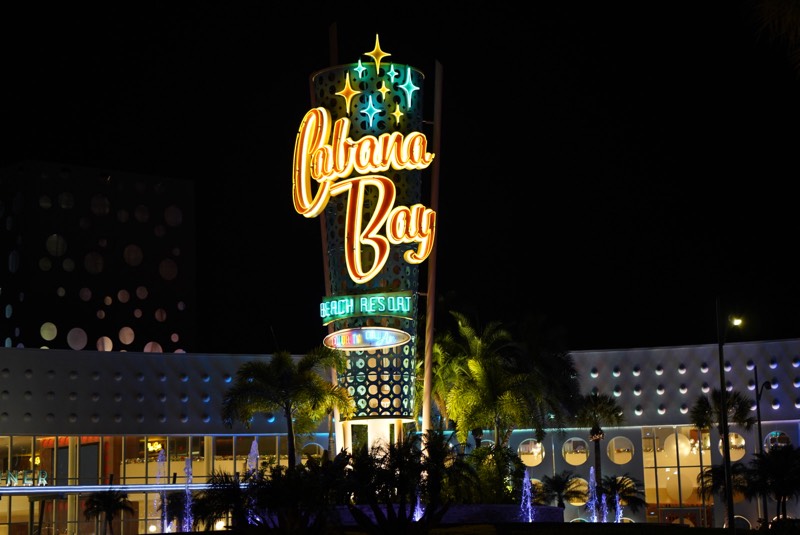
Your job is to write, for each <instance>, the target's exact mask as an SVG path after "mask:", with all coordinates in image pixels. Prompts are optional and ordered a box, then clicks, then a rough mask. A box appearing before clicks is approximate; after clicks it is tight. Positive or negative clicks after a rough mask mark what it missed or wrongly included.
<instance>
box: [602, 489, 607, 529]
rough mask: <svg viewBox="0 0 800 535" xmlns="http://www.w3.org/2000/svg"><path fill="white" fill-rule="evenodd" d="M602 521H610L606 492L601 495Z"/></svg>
mask: <svg viewBox="0 0 800 535" xmlns="http://www.w3.org/2000/svg"><path fill="white" fill-rule="evenodd" d="M600 522H603V523H606V522H608V502H607V501H606V495H605V494H603V495H601V496H600Z"/></svg>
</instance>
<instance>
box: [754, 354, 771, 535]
mask: <svg viewBox="0 0 800 535" xmlns="http://www.w3.org/2000/svg"><path fill="white" fill-rule="evenodd" d="M753 375H755V380H756V422H757V423H758V452H759V453H760V454H761V455H762V456H763V455H764V437H763V436H762V435H761V393H762V392H763V391H764V389H765V388H766V389H767V390H772V383H770V382H769V381H764V384H762V385H761V386H759V385H758V366H753ZM761 508H762V509H763V510H764V522H766V525H767V526H769V514H768V512H767V494H766V493H762V494H761Z"/></svg>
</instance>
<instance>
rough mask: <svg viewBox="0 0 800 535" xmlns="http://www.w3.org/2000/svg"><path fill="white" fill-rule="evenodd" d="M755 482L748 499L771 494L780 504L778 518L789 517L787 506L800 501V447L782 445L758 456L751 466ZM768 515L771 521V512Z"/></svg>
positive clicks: (749, 491)
mask: <svg viewBox="0 0 800 535" xmlns="http://www.w3.org/2000/svg"><path fill="white" fill-rule="evenodd" d="M748 468H749V469H750V472H749V477H748V480H749V481H750V483H751V486H750V488H749V489H748V491H746V492H745V496H747V497H748V498H754V497H757V496H761V495H763V494H768V495H770V496H772V498H773V499H774V500H775V502H776V507H777V510H776V512H775V516H776V517H777V518H778V519H785V518H788V516H787V513H786V504H787V503H788V502H789V500H791V499H794V500H795V501H796V500H798V499H799V498H800V447H793V446H790V445H787V446H778V447H772V448H770V449H769V451H765V452H763V453H756V454H755V455H754V456H753V458H752V459H750V463H749V465H748ZM764 515H765V516H766V517H767V518H769V514H768V512H766V511H765V512H764Z"/></svg>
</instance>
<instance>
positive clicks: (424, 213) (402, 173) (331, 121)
mask: <svg viewBox="0 0 800 535" xmlns="http://www.w3.org/2000/svg"><path fill="white" fill-rule="evenodd" d="M364 56H365V58H364V59H359V60H358V62H357V63H352V64H347V65H340V66H335V67H331V68H328V69H324V70H322V71H319V72H317V73H315V74H314V75H312V77H311V79H312V86H313V92H314V96H313V101H314V105H315V106H316V107H314V108H313V109H311V110H309V111H308V113H306V115H305V117H304V118H303V121H302V123H301V125H300V128H299V131H298V134H297V141H296V144H295V154H294V168H293V201H294V207H295V210H296V211H297V212H298V213H300V214H302V215H303V216H305V217H309V218H311V217H317V216H320V217H322V218H323V221H322V228H323V233H324V235H323V241H324V243H325V246H326V250H327V259H326V262H327V266H326V269H327V272H328V276H329V283H328V288H327V291H328V295H327V296H325V297H324V298H323V300H322V302H321V304H320V318H321V321H322V323H323V324H324V325H328V326H329V330H330V334H329V335H328V336H327V337H326V338H325V340H324V343H325V345H327V346H329V347H333V348H337V349H341V350H342V351H345V352H346V354H347V356H348V367H347V371H346V372H345V373H343V374H340V376H339V378H338V379H339V383H340V384H341V385H342V386H345V387H347V388H348V390H349V391H350V393H351V395H352V396H353V398H354V400H355V403H356V413H355V417H354V420H363V419H369V420H374V419H387V418H389V419H394V420H406V421H407V420H408V419H410V418H411V417H412V416H413V407H414V382H415V376H416V350H415V342H416V337H417V317H418V298H417V295H418V285H419V264H420V263H422V262H423V261H424V260H425V259H426V258H427V257H428V255H429V254H430V253H431V250H432V249H433V243H434V238H435V228H436V225H435V224H436V213H435V212H434V211H433V210H432V209H430V208H427V207H425V206H424V205H422V204H421V199H422V194H421V191H422V172H423V170H424V169H426V168H428V166H429V165H430V164H431V162H432V161H433V159H434V155H433V154H432V153H431V152H429V150H428V141H427V138H426V137H425V135H424V134H423V133H422V126H423V116H422V113H423V99H422V88H423V82H424V75H423V74H422V73H421V72H420V71H418V70H417V69H414V68H413V67H410V66H408V65H401V64H397V63H394V62H392V61H389V59H390V56H391V54H388V53H386V52H384V51H383V50H381V47H380V41H379V39H378V37H377V36H376V38H375V48H374V49H373V50H372V51H370V52H366V53H365V54H364Z"/></svg>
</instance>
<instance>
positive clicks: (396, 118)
mask: <svg viewBox="0 0 800 535" xmlns="http://www.w3.org/2000/svg"><path fill="white" fill-rule="evenodd" d="M392 115H394V123H395V124H400V117H402V116H403V115H404V113H403V112H402V111H400V105H399V104H398V105H397V106H395V107H394V111H393V112H392Z"/></svg>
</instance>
